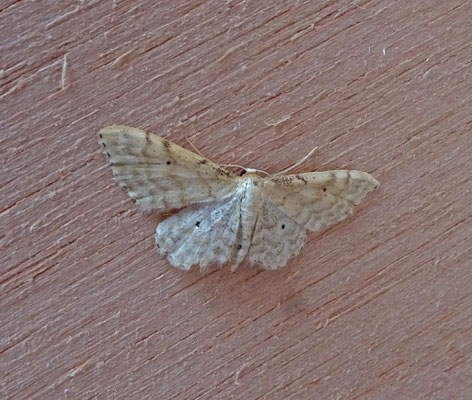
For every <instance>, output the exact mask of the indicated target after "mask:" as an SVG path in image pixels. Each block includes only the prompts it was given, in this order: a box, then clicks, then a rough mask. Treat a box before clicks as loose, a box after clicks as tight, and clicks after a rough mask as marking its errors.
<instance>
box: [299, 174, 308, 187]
mask: <svg viewBox="0 0 472 400" xmlns="http://www.w3.org/2000/svg"><path fill="white" fill-rule="evenodd" d="M297 178H298V179H300V180H301V181H302V182H303V183H304V184H305V185H306V184H307V183H308V181H307V180H306V179H305V178H304V177H303V176H300V175H297Z"/></svg>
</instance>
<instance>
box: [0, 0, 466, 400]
mask: <svg viewBox="0 0 472 400" xmlns="http://www.w3.org/2000/svg"><path fill="white" fill-rule="evenodd" d="M471 15H472V3H471V2H469V1H467V0H451V1H443V2H431V1H427V0H411V1H408V2H406V1H404V2H398V1H397V2H392V1H389V0H372V1H357V2H354V1H352V0H351V1H347V0H340V1H336V2H332V1H326V0H322V1H317V2H311V1H297V2H286V1H281V0H277V1H272V0H261V1H248V0H246V1H226V2H219V1H211V0H203V1H197V0H174V1H162V2H153V1H149V0H148V1H145V0H139V1H130V0H123V1H111V0H110V1H99V2H78V1H72V0H69V1H61V2H49V4H48V5H47V6H46V5H45V4H44V3H42V2H20V1H3V2H2V4H1V5H0V33H1V34H0V54H1V56H0V59H1V65H0V117H1V121H2V124H1V128H0V134H1V136H0V154H1V160H2V164H1V165H2V166H1V174H0V187H1V189H0V190H1V192H0V194H1V195H0V226H1V236H0V240H1V241H0V249H1V252H0V268H1V269H0V273H1V278H0V377H1V385H0V397H1V398H2V399H199V400H203V399H230V398H233V399H315V398H319V399H336V398H339V399H469V398H470V393H471V390H472V383H471V382H472V367H471V366H472V335H471V333H470V332H471V328H472V295H471V287H472V269H471V267H472V262H471V260H472V244H471V234H472V225H471V222H472V218H471V216H472V208H471V203H472V180H471V177H470V170H471V168H470V167H471V147H472V133H471V129H472V117H471V115H472V67H471V65H472V48H471V45H470V44H471V43H472V30H471V29H470V19H471ZM112 123H113V124H117V123H119V124H127V125H131V126H135V127H139V128H144V129H149V130H151V131H153V132H155V133H157V134H159V135H162V136H166V137H168V138H169V139H171V140H173V141H175V142H177V143H179V144H182V145H184V146H187V147H188V144H187V143H186V140H185V138H188V139H189V140H191V141H192V143H193V144H195V146H196V147H197V148H198V149H199V150H200V151H201V152H202V153H204V154H205V155H207V156H208V157H209V158H211V159H213V160H214V161H216V162H219V163H236V164H243V165H246V166H249V167H253V168H260V169H264V170H266V171H269V172H276V171H278V170H281V169H284V168H286V167H287V166H289V165H290V164H291V163H293V162H295V161H296V160H298V159H300V158H301V157H303V156H304V155H305V154H306V153H307V152H308V151H309V150H310V149H312V148H313V147H314V146H318V147H319V150H318V151H317V152H316V153H315V155H314V156H313V157H312V158H310V159H309V160H307V161H306V162H305V164H304V165H303V166H301V167H299V168H298V169H297V170H298V171H309V170H323V169H333V168H353V169H360V170H363V171H366V172H370V173H372V174H373V175H374V176H375V177H376V178H378V179H379V180H380V181H381V183H382V187H381V189H380V190H379V191H377V192H375V193H374V194H373V195H371V196H370V197H369V198H368V199H367V201H366V202H365V203H364V204H363V205H362V206H361V207H360V208H359V209H358V210H357V213H356V214H355V215H354V216H353V217H352V218H350V219H348V220H347V221H345V222H343V223H341V224H339V225H336V226H334V227H332V228H330V229H328V230H326V231H325V232H322V233H321V234H310V235H309V237H308V241H307V244H306V247H305V249H304V250H303V251H302V253H301V254H300V255H299V256H298V257H297V258H295V259H293V260H292V262H290V264H289V265H288V266H287V267H286V268H284V269H281V270H279V271H276V272H262V271H259V270H255V269H250V268H248V267H247V266H243V267H242V268H240V269H238V270H237V271H236V272H235V273H233V274H231V273H230V272H229V271H228V270H212V271H211V272H209V273H206V274H201V273H200V272H198V271H191V272H189V273H183V272H181V271H178V270H175V269H173V268H171V267H170V265H169V264H168V263H167V261H166V260H165V259H163V258H162V257H160V256H159V255H158V254H157V253H156V252H155V250H154V243H153V242H154V241H153V234H154V230H155V227H156V224H157V223H158V222H159V221H160V220H161V219H162V218H163V215H162V214H161V213H159V212H156V213H152V214H141V213H139V212H138V211H137V209H136V207H135V205H134V204H133V203H132V201H131V200H129V199H128V198H127V196H126V194H125V193H124V192H123V191H122V190H120V189H119V187H118V186H117V185H116V184H115V183H114V182H113V181H112V176H111V171H110V168H109V167H108V166H107V165H106V163H105V160H104V158H103V157H102V155H101V154H100V149H99V147H98V144H97V137H96V132H97V130H98V129H99V128H101V127H103V126H105V125H108V124H112Z"/></svg>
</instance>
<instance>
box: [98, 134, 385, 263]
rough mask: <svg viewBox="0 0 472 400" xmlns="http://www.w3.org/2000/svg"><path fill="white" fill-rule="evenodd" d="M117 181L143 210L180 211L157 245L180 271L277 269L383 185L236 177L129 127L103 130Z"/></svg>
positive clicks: (307, 176)
mask: <svg viewBox="0 0 472 400" xmlns="http://www.w3.org/2000/svg"><path fill="white" fill-rule="evenodd" d="M99 143H100V145H101V146H102V148H103V152H104V154H105V155H106V157H107V159H108V161H109V163H110V164H111V167H112V170H113V174H114V178H115V180H116V181H117V182H118V184H119V185H120V186H121V187H123V188H124V189H125V190H126V191H127V192H128V195H129V196H130V197H131V198H132V199H134V200H135V201H136V203H137V205H138V206H139V208H140V209H142V210H146V211H150V210H155V209H182V210H180V211H179V212H177V213H176V214H174V215H173V216H171V217H169V218H167V219H165V220H163V221H162V222H161V223H159V224H158V226H157V229H156V235H155V242H156V246H157V248H158V250H159V252H160V254H161V255H163V256H166V257H167V259H168V260H169V262H170V263H171V264H172V265H173V266H174V267H177V268H180V269H183V270H189V269H190V267H191V266H192V265H198V266H199V267H200V268H201V269H202V270H204V269H206V268H208V267H209V266H210V265H220V266H222V265H229V266H230V267H231V270H234V269H236V268H237V266H238V265H239V264H240V263H241V262H242V261H243V259H245V258H246V257H247V258H248V260H249V263H251V264H257V265H259V266H260V267H262V268H264V269H270V270H273V269H277V268H280V267H283V266H285V265H286V264H287V261H288V260H289V259H290V258H291V257H293V256H295V255H297V254H298V253H299V252H300V250H301V249H302V247H303V245H304V243H305V239H306V230H307V229H308V230H309V231H319V230H321V229H323V228H326V227H328V226H330V225H333V224H335V223H336V222H339V221H342V220H344V219H345V218H346V217H348V216H349V215H350V214H352V212H353V209H354V207H355V206H357V205H358V204H359V203H360V202H361V201H362V200H363V199H364V198H365V196H366V195H367V194H368V193H369V192H371V191H372V190H374V189H376V188H377V187H378V186H379V182H377V180H376V179H375V178H373V177H372V176H371V175H370V174H368V173H365V172H360V171H354V170H335V171H325V172H308V173H301V174H293V175H284V174H278V175H268V176H267V177H261V176H260V175H258V174H257V173H256V172H255V171H256V170H252V169H249V168H248V169H246V171H247V173H245V174H243V175H242V176H238V175H237V174H234V173H232V172H230V171H229V170H227V169H225V168H222V167H221V166H219V165H218V164H216V163H214V162H212V161H210V160H209V159H207V158H205V157H202V156H201V155H198V154H196V153H193V152H191V151H189V150H186V149H184V148H182V147H180V146H178V145H176V144H174V143H172V142H170V141H169V140H167V139H165V138H162V137H160V136H157V135H154V134H151V133H148V132H145V131H143V130H141V129H136V128H130V127H127V126H108V127H105V128H103V129H101V130H100V131H99Z"/></svg>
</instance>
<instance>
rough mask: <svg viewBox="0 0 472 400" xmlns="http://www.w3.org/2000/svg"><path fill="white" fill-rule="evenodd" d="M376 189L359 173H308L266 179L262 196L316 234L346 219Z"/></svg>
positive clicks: (340, 171)
mask: <svg viewBox="0 0 472 400" xmlns="http://www.w3.org/2000/svg"><path fill="white" fill-rule="evenodd" d="M378 186H379V183H378V182H377V180H376V179H375V178H373V177H372V176H371V175H370V174H368V173H365V172H361V171H354V170H335V171H325V172H309V173H303V174H295V175H280V176H275V177H269V178H266V179H265V181H264V192H263V193H264V194H263V195H264V196H267V198H269V199H271V201H272V202H273V203H274V204H276V205H277V206H278V207H280V208H281V209H282V210H284V211H285V212H286V213H287V214H288V215H290V216H291V217H292V218H293V219H294V220H295V221H297V222H298V223H299V224H301V225H303V226H305V227H306V228H307V229H310V230H312V231H317V230H320V229H323V228H325V227H327V226H330V225H332V224H334V223H336V222H339V221H342V220H343V219H345V218H346V217H348V216H349V215H350V214H352V212H353V209H354V207H355V206H356V205H358V204H359V203H361V202H362V200H363V199H364V198H365V196H366V195H367V194H368V193H369V192H371V191H372V190H374V189H375V188H377V187H378Z"/></svg>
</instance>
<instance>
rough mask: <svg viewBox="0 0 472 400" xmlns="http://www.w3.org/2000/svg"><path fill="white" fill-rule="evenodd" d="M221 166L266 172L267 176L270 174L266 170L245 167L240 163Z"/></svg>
mask: <svg viewBox="0 0 472 400" xmlns="http://www.w3.org/2000/svg"><path fill="white" fill-rule="evenodd" d="M222 166H223V167H233V168H241V169H243V170H244V171H246V172H262V173H263V174H266V175H267V176H271V175H270V174H269V173H268V172H266V171H264V170H263V169H257V168H247V167H243V166H242V165H238V164H223V165H222Z"/></svg>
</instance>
